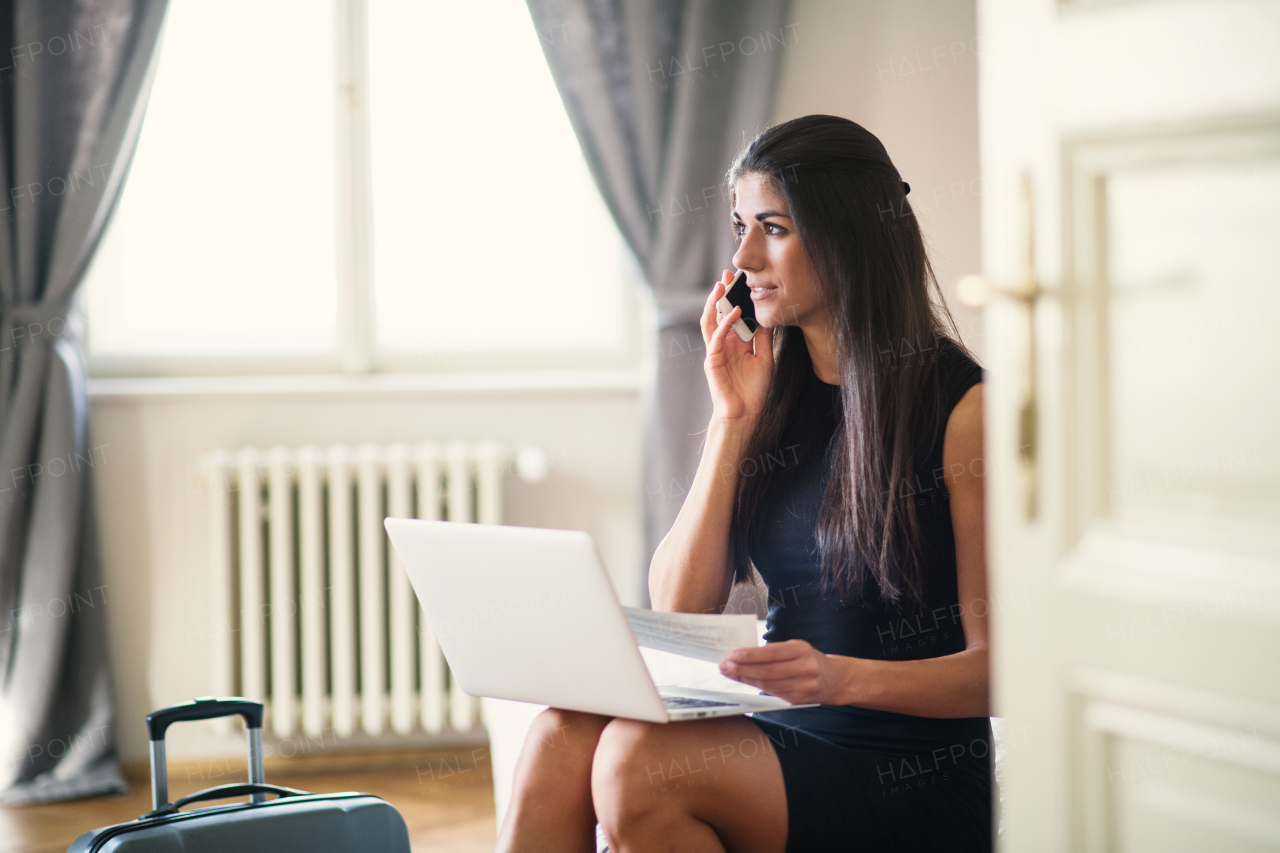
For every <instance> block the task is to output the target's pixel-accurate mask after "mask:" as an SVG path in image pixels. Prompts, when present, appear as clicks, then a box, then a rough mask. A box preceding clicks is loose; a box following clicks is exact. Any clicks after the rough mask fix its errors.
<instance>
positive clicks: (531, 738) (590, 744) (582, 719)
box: [525, 708, 609, 753]
mask: <svg viewBox="0 0 1280 853" xmlns="http://www.w3.org/2000/svg"><path fill="white" fill-rule="evenodd" d="M608 722H609V718H608V717H602V716H600V715H599V714H587V713H584V712H581V711H565V710H562V709H560V708H548V709H546V710H545V711H543V712H542V713H540V714H538V716H536V717H534V718H533V723H532V724H531V725H530V726H529V733H528V734H527V735H526V736H525V748H526V749H529V750H535V751H538V752H544V751H547V750H559V751H561V752H580V751H586V752H588V753H591V752H594V751H595V747H596V741H597V740H598V739H599V737H600V732H601V731H603V730H604V728H605V726H606V725H607V724H608Z"/></svg>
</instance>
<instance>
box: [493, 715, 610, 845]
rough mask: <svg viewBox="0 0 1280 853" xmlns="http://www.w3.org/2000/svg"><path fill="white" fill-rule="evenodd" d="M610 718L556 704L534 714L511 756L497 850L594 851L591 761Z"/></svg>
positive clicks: (594, 826) (594, 824) (594, 815)
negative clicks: (513, 765)
mask: <svg viewBox="0 0 1280 853" xmlns="http://www.w3.org/2000/svg"><path fill="white" fill-rule="evenodd" d="M610 719H612V718H611V717H602V716H600V715H599V714H585V713H581V712H578V711H561V710H560V709H558V708H548V709H547V710H545V711H543V712H542V713H541V714H539V715H538V716H537V717H536V718H535V719H534V721H533V725H532V726H531V727H530V728H529V734H528V735H527V736H526V737H525V739H524V747H523V748H522V749H521V750H520V758H519V760H517V761H516V774H515V781H514V784H513V785H512V788H511V803H510V804H509V805H508V806H507V814H506V817H505V818H504V820H503V821H502V829H501V830H500V831H499V832H498V846H497V848H496V849H497V851H498V853H508V851H510V853H539V852H540V851H554V853H579V851H580V852H581V853H595V849H596V813H595V810H594V809H593V808H592V805H591V763H592V758H593V756H594V755H595V751H596V744H597V743H598V742H599V740H600V733H601V732H602V731H604V728H605V726H606V725H608V723H609V721H610Z"/></svg>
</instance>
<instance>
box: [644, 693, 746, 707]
mask: <svg viewBox="0 0 1280 853" xmlns="http://www.w3.org/2000/svg"><path fill="white" fill-rule="evenodd" d="M662 704H664V705H666V706H667V707H668V708H728V707H731V706H733V705H736V704H737V703H736V702H716V701H713V700H711V699H690V698H689V697H688V696H663V697H662Z"/></svg>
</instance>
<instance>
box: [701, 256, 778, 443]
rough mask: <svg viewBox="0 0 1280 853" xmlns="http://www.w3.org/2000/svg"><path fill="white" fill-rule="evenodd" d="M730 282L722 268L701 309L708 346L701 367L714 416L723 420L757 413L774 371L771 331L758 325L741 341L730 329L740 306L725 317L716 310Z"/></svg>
mask: <svg viewBox="0 0 1280 853" xmlns="http://www.w3.org/2000/svg"><path fill="white" fill-rule="evenodd" d="M732 281H733V273H732V272H731V271H730V270H725V271H724V275H723V277H722V278H721V279H720V281H718V282H716V283H715V285H714V286H713V287H712V289H711V296H710V297H708V298H707V304H706V306H705V307H704V308H703V311H702V340H703V341H704V342H706V345H707V357H706V360H705V361H703V363H702V368H703V370H704V371H706V374H707V384H708V385H710V387H711V403H712V412H713V416H714V417H718V418H721V419H723V420H726V421H737V420H740V419H743V418H750V419H754V418H755V417H756V416H758V415H759V414H760V412H761V410H762V409H763V408H764V400H765V395H766V394H767V393H768V391H769V378H770V376H772V374H773V330H772V329H766V328H765V327H763V326H761V327H760V328H758V329H757V330H756V334H755V337H753V338H752V339H751V341H749V342H747V343H744V342H743V341H742V339H741V338H739V337H738V336H737V335H736V334H735V333H734V331H733V328H732V326H733V323H734V321H735V320H737V319H738V318H739V317H740V316H742V309H740V308H736V307H735V308H734V309H733V310H732V311H730V312H729V313H728V314H725V315H724V316H720V312H719V311H718V310H717V309H716V303H717V302H719V301H720V297H722V296H724V293H725V288H727V287H728V286H729V284H730V283H731V282H732Z"/></svg>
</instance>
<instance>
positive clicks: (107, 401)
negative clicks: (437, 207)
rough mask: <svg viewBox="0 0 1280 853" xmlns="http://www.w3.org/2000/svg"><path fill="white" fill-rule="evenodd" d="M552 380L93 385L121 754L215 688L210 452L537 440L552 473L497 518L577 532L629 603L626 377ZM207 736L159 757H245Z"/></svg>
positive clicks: (636, 479)
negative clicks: (209, 388) (168, 709)
mask: <svg viewBox="0 0 1280 853" xmlns="http://www.w3.org/2000/svg"><path fill="white" fill-rule="evenodd" d="M480 378H481V377H470V378H469V379H467V380H466V381H467V383H469V384H475V383H476V382H477V381H478V379H480ZM550 378H551V379H553V380H555V381H553V382H552V383H551V387H548V388H544V389H541V390H539V389H537V388H530V387H528V386H529V384H530V382H529V377H526V378H525V379H524V380H522V381H505V382H499V383H498V384H497V387H495V388H492V389H491V390H452V391H451V390H447V389H444V388H434V389H432V388H430V387H419V388H418V389H413V388H412V387H410V388H401V389H399V390H394V389H392V390H388V389H383V390H377V389H376V388H375V389H370V390H365V391H360V390H333V389H329V390H323V391H322V390H317V391H297V390H295V391H290V392H282V391H269V390H263V391H253V390H246V389H252V388H254V387H259V386H262V385H263V384H268V383H263V382H262V381H260V380H258V381H253V380H239V381H232V382H229V383H224V384H227V385H229V386H230V388H229V390H227V391H225V392H222V393H196V392H190V391H189V392H185V393H165V391H164V389H165V388H166V387H169V388H187V389H196V388H199V387H201V385H202V383H201V382H198V381H197V382H190V381H188V382H182V381H176V382H164V381H162V382H158V383H157V382H154V381H153V382H142V383H138V382H133V383H129V382H98V383H96V384H95V396H94V399H93V416H92V417H93V423H92V429H93V439H92V440H93V444H94V445H95V446H99V447H101V451H99V453H100V455H99V457H98V458H99V459H100V460H102V459H105V464H103V462H101V461H100V462H99V464H98V465H97V466H96V468H95V471H94V473H95V475H96V477H97V481H96V488H97V495H98V507H99V518H100V525H99V526H100V528H101V531H102V545H103V560H104V571H105V578H104V581H105V583H106V585H107V587H106V590H105V592H106V596H107V601H108V602H109V609H108V613H109V620H110V621H109V624H110V647H111V659H112V663H113V668H114V676H115V681H116V699H117V714H118V719H119V720H120V727H119V732H120V747H121V753H122V755H123V757H124V758H125V759H127V760H128V759H134V760H136V759H141V758H143V757H145V755H146V736H145V730H144V727H143V717H144V716H145V715H146V713H147V712H149V711H151V710H154V709H155V708H158V707H161V706H163V705H165V704H169V703H172V702H178V701H185V700H187V699H190V698H192V697H194V696H200V695H208V694H209V693H211V692H213V691H212V686H211V685H210V683H209V681H208V673H209V666H208V661H209V660H210V645H209V643H210V641H211V639H212V630H211V626H210V618H209V612H208V607H207V600H208V595H207V591H208V589H209V579H208V570H207V569H208V559H207V556H206V555H207V553H208V531H207V522H206V517H207V506H206V503H205V496H204V493H203V490H202V485H201V482H200V478H199V474H198V464H199V460H200V458H201V456H203V455H204V454H205V453H206V452H208V451H209V450H210V449H213V448H218V447H223V448H228V449H232V448H239V447H245V446H256V447H264V448H265V447H270V446H273V445H283V446H289V447H295V446H299V445H301V444H306V443H315V444H319V445H321V446H323V445H326V444H332V443H338V442H346V443H357V442H363V441H373V442H379V443H382V442H392V441H410V442H415V441H422V440H442V439H452V438H494V439H497V440H499V441H502V442H505V443H508V444H510V445H512V446H514V445H515V444H517V443H519V442H526V443H529V444H533V445H536V446H538V447H541V448H542V449H544V450H545V451H546V452H547V453H548V455H549V456H550V459H551V474H550V476H549V477H548V479H547V480H545V481H544V482H542V483H539V484H526V483H524V482H522V481H520V480H519V479H517V478H516V477H514V476H508V477H507V478H506V480H505V488H506V492H505V500H504V508H503V511H504V518H505V519H506V521H507V523H511V524H520V525H530V526H539V527H562V528H572V529H578V530H586V531H588V532H589V533H591V534H592V535H593V536H595V537H596V539H597V541H598V542H599V544H600V549H601V552H602V554H603V556H604V559H605V562H606V563H607V565H608V566H609V568H610V570H611V574H612V575H613V578H614V583H615V586H616V587H617V589H618V590H619V591H620V593H622V594H623V596H624V598H629V597H633V596H628V595H627V594H628V593H633V591H634V590H636V589H637V583H636V580H635V578H636V577H637V573H638V571H639V564H638V563H639V554H640V552H641V547H642V546H641V542H640V504H639V499H640V498H639V496H640V493H641V485H640V484H641V479H640V423H641V418H640V413H639V402H638V390H637V386H636V374H635V373H634V372H610V373H601V374H597V375H595V376H594V377H593V376H587V377H585V380H586V381H585V384H583V380H584V377H581V376H579V377H578V378H577V379H576V380H572V381H571V380H567V379H564V378H563V377H560V378H559V379H557V378H556V377H550ZM573 381H576V382H577V383H579V385H580V386H581V387H577V388H575V387H573V386H572V382H573ZM567 382H568V383H569V384H568V385H566V383H567ZM292 384H295V385H302V384H303V383H300V382H298V383H292ZM339 384H341V383H339ZM357 384H358V383H357ZM375 384H376V383H375ZM400 384H405V383H400ZM408 384H409V385H412V384H423V383H413V382H410V383H408ZM434 384H437V385H440V384H443V383H434ZM556 385H560V386H561V387H559V388H557V387H555V386H556ZM235 388H239V389H240V390H234V389H235ZM143 389H145V390H143ZM626 603H629V604H634V603H635V602H634V601H629V600H628V601H626ZM210 737H211V734H210V731H209V730H208V729H207V728H205V727H202V726H182V727H177V728H175V729H174V730H173V733H172V735H171V738H170V740H171V745H170V752H171V754H172V755H174V756H183V755H201V754H212V753H218V752H223V751H224V750H232V751H237V750H239V749H241V745H240V743H239V741H238V740H235V741H230V742H219V741H214V740H210V739H209V738H210Z"/></svg>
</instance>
